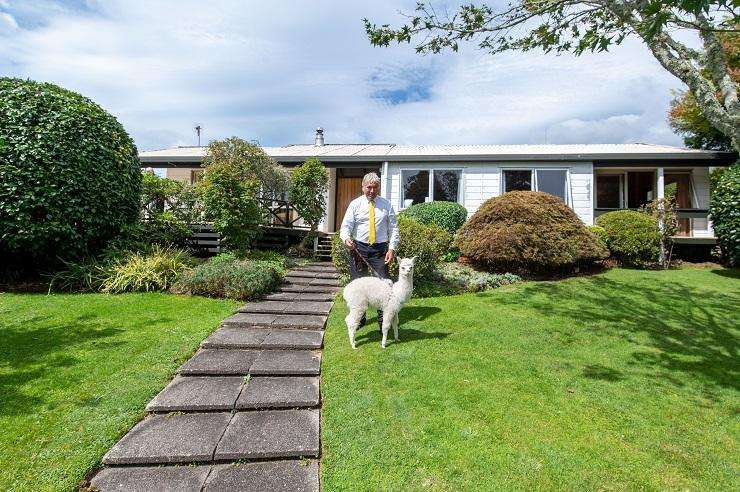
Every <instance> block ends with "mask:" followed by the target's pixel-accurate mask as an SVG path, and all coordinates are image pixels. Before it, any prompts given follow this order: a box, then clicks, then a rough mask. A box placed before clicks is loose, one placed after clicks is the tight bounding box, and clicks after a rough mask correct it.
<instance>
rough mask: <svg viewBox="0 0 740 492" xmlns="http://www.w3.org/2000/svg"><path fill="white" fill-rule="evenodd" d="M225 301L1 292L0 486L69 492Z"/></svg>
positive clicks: (220, 313) (210, 325) (224, 311)
mask: <svg viewBox="0 0 740 492" xmlns="http://www.w3.org/2000/svg"><path fill="white" fill-rule="evenodd" d="M235 306H236V304H235V303H233V302H231V301H221V300H213V299H205V298H199V297H180V296H172V295H165V294H124V295H116V296H107V295H102V294H79V295H51V296H46V295H38V294H36V295H33V294H24V295H20V294H8V293H3V294H0V347H1V349H0V392H1V393H0V394H1V395H2V396H1V397H0V429H2V432H0V490H34V491H38V490H73V489H75V488H76V486H77V485H78V484H79V482H80V481H81V480H82V479H83V478H84V477H85V475H86V474H87V473H88V472H89V471H90V470H92V469H94V468H95V466H96V465H97V464H98V463H99V461H100V458H101V457H102V456H103V454H104V453H105V452H106V451H107V450H108V448H110V447H111V446H112V445H113V444H114V443H115V442H116V440H117V439H118V438H119V437H120V436H121V435H123V433H124V432H126V431H127V430H128V429H129V428H130V427H131V426H133V425H134V424H135V423H136V422H137V421H138V420H140V419H141V418H142V417H143V416H144V406H145V405H146V403H147V402H148V401H149V399H150V398H151V397H152V396H154V395H155V394H156V393H157V392H158V391H160V390H161V389H162V388H163V387H164V386H165V385H166V383H167V381H168V380H169V379H170V378H171V376H172V374H173V373H174V371H175V369H177V367H178V366H179V365H180V364H181V363H182V362H183V361H185V360H186V359H187V358H188V357H189V356H190V355H191V354H192V353H193V352H194V351H195V349H196V347H197V346H198V344H199V343H200V341H201V340H203V338H205V337H206V336H207V335H208V333H209V332H210V331H212V330H213V329H214V328H215V327H216V326H217V325H218V323H219V321H220V320H221V319H223V318H224V317H225V316H227V315H228V314H230V313H231V312H233V310H234V308H235Z"/></svg>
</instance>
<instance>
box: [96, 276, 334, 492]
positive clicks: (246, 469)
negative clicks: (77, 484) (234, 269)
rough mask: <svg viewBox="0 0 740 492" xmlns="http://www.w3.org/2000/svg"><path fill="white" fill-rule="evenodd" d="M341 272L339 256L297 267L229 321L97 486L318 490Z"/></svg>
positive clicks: (158, 401) (121, 447)
mask: <svg viewBox="0 0 740 492" xmlns="http://www.w3.org/2000/svg"><path fill="white" fill-rule="evenodd" d="M338 277H339V275H338V274H337V273H336V270H335V269H334V267H333V266H332V265H331V264H330V263H312V264H309V265H306V266H303V267H300V268H297V269H294V270H292V271H290V272H289V273H288V275H287V276H286V278H285V282H284V284H283V285H282V286H281V287H280V289H279V291H278V292H277V293H273V294H270V295H268V296H266V297H265V299H264V300H262V301H258V302H251V303H249V304H247V305H245V306H243V307H242V308H240V309H239V312H238V313H236V314H234V315H233V316H230V317H228V318H226V319H225V320H223V322H222V323H221V326H220V327H219V328H218V330H216V331H215V332H213V333H212V334H211V335H210V336H209V337H208V338H206V339H205V340H204V341H203V343H202V344H201V348H200V349H199V350H198V352H197V353H196V354H195V355H193V357H192V358H191V359H190V360H188V361H187V362H185V364H183V365H182V366H181V367H180V369H179V370H178V374H177V376H175V378H174V379H173V380H172V381H171V382H170V384H168V385H167V387H166V388H165V389H163V390H162V391H161V392H160V393H159V394H158V395H157V396H155V397H154V399H152V401H151V402H149V404H148V405H147V407H146V410H147V412H149V415H148V416H147V417H146V418H145V419H144V420H142V421H141V422H139V423H138V424H136V426H134V428H133V429H131V430H130V431H129V432H128V434H126V435H125V436H124V437H123V438H122V439H121V440H120V441H119V442H118V443H117V444H116V445H114V446H113V447H112V448H111V449H110V450H109V451H108V452H107V453H106V455H105V456H104V457H103V464H104V465H105V466H104V468H102V469H101V470H100V471H99V472H98V473H97V474H96V475H95V476H94V477H93V478H92V481H91V484H92V486H93V488H95V489H98V490H101V491H127V492H136V491H155V490H156V491H178V492H179V491H198V492H200V491H227V490H250V491H273V490H280V491H318V490H319V461H318V460H319V458H320V452H321V444H320V429H319V422H320V411H321V410H320V404H321V396H320V393H319V386H320V378H319V375H320V372H321V351H322V350H321V349H322V347H323V339H324V328H325V325H326V319H327V317H328V314H329V311H330V310H331V306H332V301H333V299H334V295H335V294H336V293H337V292H338V291H339V280H338ZM184 465H186V466H184Z"/></svg>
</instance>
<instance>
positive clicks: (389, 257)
mask: <svg viewBox="0 0 740 492" xmlns="http://www.w3.org/2000/svg"><path fill="white" fill-rule="evenodd" d="M394 256H396V252H395V251H393V250H392V249H389V250H388V252H387V253H386V254H385V264H386V265H390V263H391V262H392V261H393V257H394Z"/></svg>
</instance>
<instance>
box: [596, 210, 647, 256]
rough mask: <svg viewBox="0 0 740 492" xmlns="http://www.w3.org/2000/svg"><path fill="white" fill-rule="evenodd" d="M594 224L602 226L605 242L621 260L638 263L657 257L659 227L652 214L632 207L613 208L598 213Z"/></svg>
mask: <svg viewBox="0 0 740 492" xmlns="http://www.w3.org/2000/svg"><path fill="white" fill-rule="evenodd" d="M596 225H597V226H599V227H603V228H604V231H605V235H606V245H607V247H608V248H609V251H611V253H612V255H613V256H614V257H615V258H616V259H617V260H619V261H620V262H621V263H622V264H624V265H631V266H641V265H643V264H645V263H647V262H652V261H656V260H657V259H658V254H659V253H660V230H659V229H658V222H657V221H656V220H655V219H654V218H653V217H652V216H650V215H648V214H646V213H643V212H637V211H635V210H615V211H614V212H608V213H605V214H604V215H600V216H599V217H598V218H597V219H596Z"/></svg>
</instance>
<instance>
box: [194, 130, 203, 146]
mask: <svg viewBox="0 0 740 492" xmlns="http://www.w3.org/2000/svg"><path fill="white" fill-rule="evenodd" d="M201 130H203V127H202V126H200V125H195V133H196V134H197V135H198V147H200V132H201Z"/></svg>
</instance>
